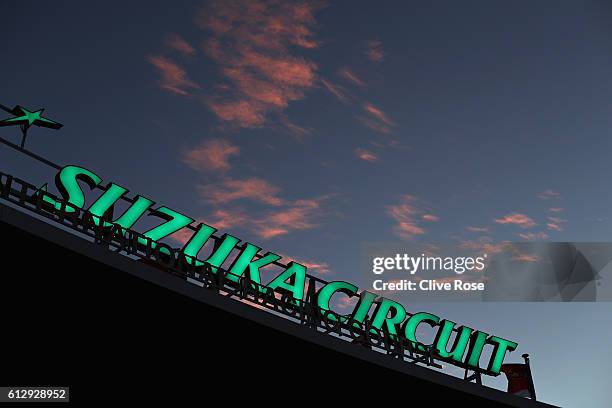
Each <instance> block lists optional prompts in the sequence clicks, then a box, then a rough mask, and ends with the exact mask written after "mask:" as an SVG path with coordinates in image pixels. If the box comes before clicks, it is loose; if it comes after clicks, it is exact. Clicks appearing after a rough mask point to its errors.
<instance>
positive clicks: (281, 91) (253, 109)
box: [196, 0, 318, 128]
mask: <svg viewBox="0 0 612 408" xmlns="http://www.w3.org/2000/svg"><path fill="white" fill-rule="evenodd" d="M317 8H318V6H315V5H312V4H310V3H302V4H299V3H281V2H276V1H263V0H256V1H227V2H214V3H212V4H211V5H209V6H207V7H205V8H203V9H202V10H201V12H200V13H199V14H198V17H197V18H196V21H197V24H198V25H199V26H200V27H201V28H202V29H205V30H207V31H208V32H209V33H210V34H211V36H210V38H209V39H208V40H207V41H206V43H205V46H204V50H205V52H206V54H207V55H208V56H209V57H210V58H211V59H212V60H213V61H214V62H215V63H216V64H217V66H218V67H219V71H220V73H221V75H222V77H223V79H224V80H225V84H224V85H223V86H222V87H219V88H218V89H219V90H220V92H218V93H217V94H215V95H213V96H211V97H210V98H209V99H208V100H207V104H208V106H209V107H210V109H211V110H212V112H213V113H214V114H215V115H217V117H218V118H219V119H220V120H221V121H223V122H225V123H228V124H231V125H235V126H238V127H243V128H255V127H260V126H262V125H263V124H265V122H266V121H267V116H268V115H269V114H270V113H280V112H281V111H283V110H284V109H285V108H287V106H288V105H289V103H290V102H293V101H297V100H300V99H303V98H305V93H306V91H307V90H309V89H310V88H312V87H314V86H315V83H316V74H315V72H316V69H317V67H316V65H315V64H314V63H313V62H311V61H308V60H306V59H304V58H302V57H298V56H295V55H292V54H291V53H290V49H291V47H299V48H315V47H317V46H318V43H317V42H316V41H315V40H313V38H312V37H313V35H314V34H313V30H312V27H313V26H314V24H315V19H314V13H315V11H316V10H317Z"/></svg>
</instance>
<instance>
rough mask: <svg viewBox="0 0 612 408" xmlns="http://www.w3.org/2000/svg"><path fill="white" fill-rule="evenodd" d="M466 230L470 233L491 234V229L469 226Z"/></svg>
mask: <svg viewBox="0 0 612 408" xmlns="http://www.w3.org/2000/svg"><path fill="white" fill-rule="evenodd" d="M465 229H466V230H467V231H470V232H489V227H474V226H467V227H465Z"/></svg>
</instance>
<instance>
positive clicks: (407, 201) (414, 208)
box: [387, 195, 426, 239]
mask: <svg viewBox="0 0 612 408" xmlns="http://www.w3.org/2000/svg"><path fill="white" fill-rule="evenodd" d="M422 212H423V211H422V210H421V209H420V208H419V206H418V200H417V198H416V197H414V196H411V195H404V196H403V197H402V198H401V199H400V202H399V203H398V204H396V205H391V206H389V207H387V213H388V214H389V215H390V216H391V218H393V219H394V220H395V226H394V227H393V230H394V231H395V233H396V234H397V235H398V236H399V237H401V238H404V239H413V238H414V237H415V236H417V235H423V234H425V233H426V231H425V229H424V228H422V227H421V226H420V225H419V224H418V220H419V216H420V215H421V213H422Z"/></svg>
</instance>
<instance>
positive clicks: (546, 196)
mask: <svg viewBox="0 0 612 408" xmlns="http://www.w3.org/2000/svg"><path fill="white" fill-rule="evenodd" d="M538 198H539V199H540V200H552V199H557V198H561V193H560V192H558V191H555V190H544V191H542V192H541V193H539V194H538Z"/></svg>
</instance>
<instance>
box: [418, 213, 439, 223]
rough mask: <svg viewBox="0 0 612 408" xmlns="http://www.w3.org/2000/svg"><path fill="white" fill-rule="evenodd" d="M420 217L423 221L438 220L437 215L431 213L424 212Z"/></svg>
mask: <svg viewBox="0 0 612 408" xmlns="http://www.w3.org/2000/svg"><path fill="white" fill-rule="evenodd" d="M421 218H422V219H424V220H425V221H429V222H438V221H440V217H438V216H437V215H433V214H425V215H423V216H422V217H421Z"/></svg>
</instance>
